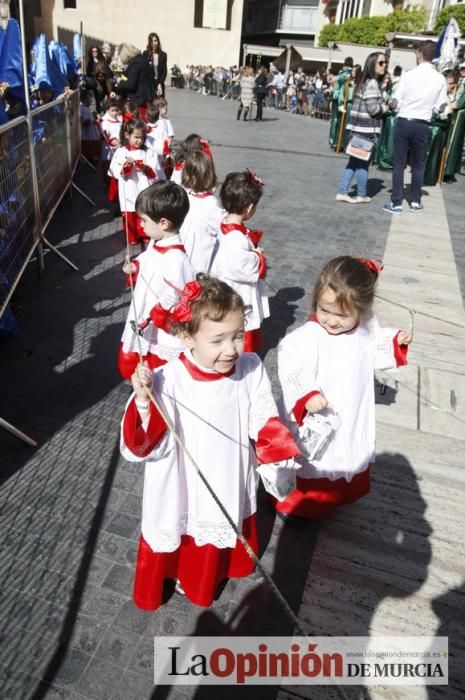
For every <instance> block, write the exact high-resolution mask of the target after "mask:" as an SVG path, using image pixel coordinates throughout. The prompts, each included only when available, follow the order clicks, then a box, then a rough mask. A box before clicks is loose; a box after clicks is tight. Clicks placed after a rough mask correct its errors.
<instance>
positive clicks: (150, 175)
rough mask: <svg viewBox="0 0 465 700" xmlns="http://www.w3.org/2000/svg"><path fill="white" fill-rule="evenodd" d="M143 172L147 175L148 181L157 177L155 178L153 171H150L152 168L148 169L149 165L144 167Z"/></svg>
mask: <svg viewBox="0 0 465 700" xmlns="http://www.w3.org/2000/svg"><path fill="white" fill-rule="evenodd" d="M144 172H145V174H146V175H147V177H148V178H149V179H150V180H155V179H156V177H157V176H156V175H155V171H154V170H152V168H151V167H150V165H146V166H145V168H144Z"/></svg>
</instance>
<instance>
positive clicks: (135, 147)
mask: <svg viewBox="0 0 465 700" xmlns="http://www.w3.org/2000/svg"><path fill="white" fill-rule="evenodd" d="M126 148H127V149H128V151H145V148H144V147H143V146H126Z"/></svg>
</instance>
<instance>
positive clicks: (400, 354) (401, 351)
mask: <svg viewBox="0 0 465 700" xmlns="http://www.w3.org/2000/svg"><path fill="white" fill-rule="evenodd" d="M399 333H400V331H399ZM399 333H397V334H396V335H395V336H394V338H393V341H392V344H393V347H394V359H395V361H396V365H397V367H403V365H406V364H407V355H408V345H399V341H398V336H399Z"/></svg>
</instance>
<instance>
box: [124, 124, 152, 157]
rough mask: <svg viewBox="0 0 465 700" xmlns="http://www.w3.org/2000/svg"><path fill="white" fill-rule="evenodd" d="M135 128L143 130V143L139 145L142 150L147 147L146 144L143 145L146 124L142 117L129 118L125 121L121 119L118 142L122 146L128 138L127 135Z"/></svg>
mask: <svg viewBox="0 0 465 700" xmlns="http://www.w3.org/2000/svg"><path fill="white" fill-rule="evenodd" d="M136 129H140V130H141V131H143V132H144V143H143V144H142V146H141V150H142V151H144V150H145V149H146V148H147V146H146V145H145V138H146V136H147V125H146V123H145V122H143V121H142V119H130V120H129V121H127V122H125V121H124V120H123V124H122V126H121V131H120V135H119V142H120V144H121V145H122V146H124V145H126V144H127V142H128V140H129V137H130V136H131V134H132V133H134V131H135V130H136Z"/></svg>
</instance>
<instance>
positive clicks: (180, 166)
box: [170, 161, 184, 186]
mask: <svg viewBox="0 0 465 700" xmlns="http://www.w3.org/2000/svg"><path fill="white" fill-rule="evenodd" d="M183 170H184V162H183V161H182V162H181V163H176V165H175V166H174V168H173V172H172V173H171V177H170V180H171V182H175V183H176V184H177V185H181V186H182V171H183Z"/></svg>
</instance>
